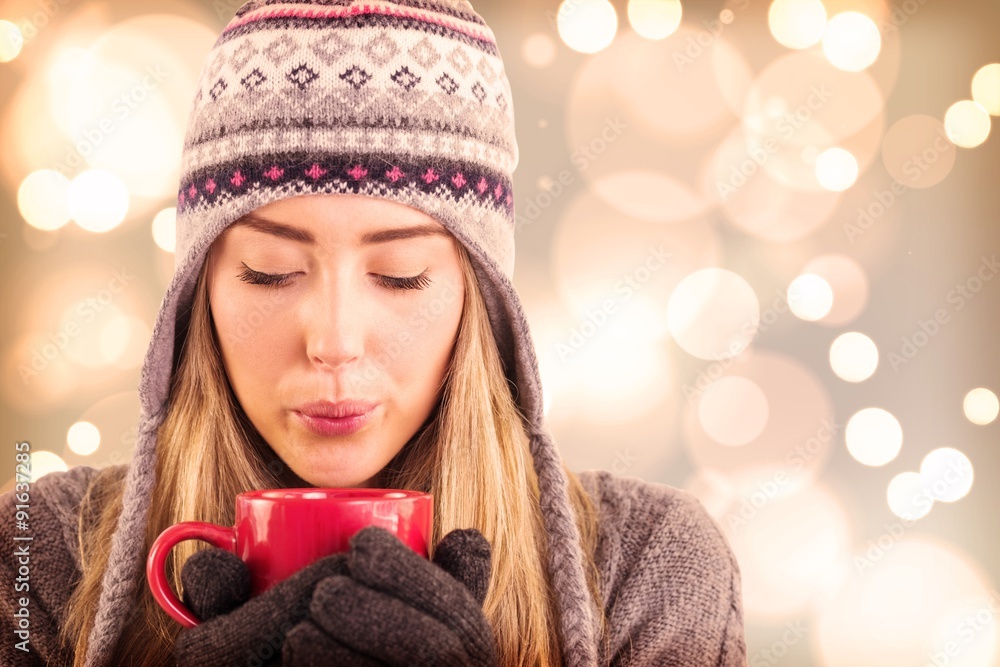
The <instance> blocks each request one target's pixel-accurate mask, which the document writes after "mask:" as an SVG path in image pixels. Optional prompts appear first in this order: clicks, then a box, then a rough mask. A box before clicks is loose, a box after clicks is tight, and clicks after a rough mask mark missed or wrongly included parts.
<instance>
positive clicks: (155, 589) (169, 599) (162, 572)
mask: <svg viewBox="0 0 1000 667" xmlns="http://www.w3.org/2000/svg"><path fill="white" fill-rule="evenodd" d="M184 540H203V541H205V542H208V543H209V544H211V545H212V546H216V547H219V548H220V549H225V550H226V551H228V552H229V553H232V554H236V533H235V531H234V530H233V529H232V528H224V527H223V526H217V525H215V524H214V523H207V522H205V521H183V522H181V523H178V524H176V525H173V526H170V527H169V528H167V529H166V530H165V531H163V532H162V533H160V536H159V537H157V538H156V541H154V542H153V547H152V548H151V549H150V550H149V557H148V558H147V559H146V579H147V580H148V581H149V590H150V591H151V592H152V593H153V598H155V599H156V601H157V602H158V603H159V604H160V606H161V607H163V610H164V611H166V612H167V614H169V615H170V617H171V618H173V619H174V620H175V621H177V622H178V623H180V624H181V625H183V626H184V627H186V628H193V627H194V626H196V625H198V623H199V621H198V618H197V617H196V616H195V615H194V614H192V613H191V610H190V609H188V608H187V607H185V606H184V603H183V602H181V601H180V600H179V599H178V598H177V594H176V593H174V591H173V589H172V588H171V587H170V584H169V583H168V582H167V575H166V564H167V554H169V553H170V550H171V549H173V548H174V546H175V545H176V544H177V543H179V542H183V541H184ZM237 555H239V554H237Z"/></svg>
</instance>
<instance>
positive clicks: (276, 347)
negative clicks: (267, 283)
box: [212, 290, 289, 370]
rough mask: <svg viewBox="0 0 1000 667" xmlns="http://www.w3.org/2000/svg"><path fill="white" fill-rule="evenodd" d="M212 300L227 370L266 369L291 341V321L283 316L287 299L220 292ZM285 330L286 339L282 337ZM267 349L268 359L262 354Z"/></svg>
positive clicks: (284, 336)
mask: <svg viewBox="0 0 1000 667" xmlns="http://www.w3.org/2000/svg"><path fill="white" fill-rule="evenodd" d="M215 296H216V295H215V294H213V300H212V320H213V322H214V323H215V332H216V335H217V337H218V340H219V347H220V349H221V351H222V355H223V358H224V360H225V362H226V366H227V367H229V368H231V369H232V368H234V367H246V366H250V365H252V366H255V367H257V368H258V369H261V370H262V369H264V368H265V367H266V366H267V361H268V360H269V359H274V358H275V356H277V355H278V354H279V352H280V349H281V345H282V339H283V338H284V339H288V338H289V335H288V334H289V331H288V328H287V324H281V325H279V323H286V322H287V320H286V318H284V317H281V316H280V315H279V311H280V308H281V304H280V303H279V301H280V300H281V299H282V298H283V297H282V296H281V295H280V293H279V292H277V291H276V292H275V293H274V295H267V294H261V295H255V294H247V293H246V291H245V290H220V293H219V294H218V298H214V297H215ZM282 330H283V331H284V335H283V336H282V335H281V332H282ZM262 349H267V350H268V351H269V353H268V354H267V355H261V354H260V351H261V350H262Z"/></svg>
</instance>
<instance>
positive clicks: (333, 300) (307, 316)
mask: <svg viewBox="0 0 1000 667" xmlns="http://www.w3.org/2000/svg"><path fill="white" fill-rule="evenodd" d="M361 301H362V298H361V295H360V294H359V287H358V286H357V285H355V284H353V283H352V282H351V280H349V279H348V277H347V276H344V275H341V276H336V275H332V274H331V275H328V276H325V277H324V278H323V280H321V281H320V282H319V283H318V284H317V285H316V286H315V289H314V290H312V291H311V293H310V295H309V297H308V298H307V299H306V300H305V305H304V308H303V313H302V318H303V322H304V324H305V326H304V330H305V332H306V354H307V355H308V357H309V361H310V363H312V364H313V365H315V366H318V367H325V368H330V369H335V368H340V367H341V366H343V365H344V364H347V363H350V362H352V361H356V360H357V359H360V358H361V356H362V355H363V354H364V344H365V331H366V322H365V315H364V308H363V304H362V303H361Z"/></svg>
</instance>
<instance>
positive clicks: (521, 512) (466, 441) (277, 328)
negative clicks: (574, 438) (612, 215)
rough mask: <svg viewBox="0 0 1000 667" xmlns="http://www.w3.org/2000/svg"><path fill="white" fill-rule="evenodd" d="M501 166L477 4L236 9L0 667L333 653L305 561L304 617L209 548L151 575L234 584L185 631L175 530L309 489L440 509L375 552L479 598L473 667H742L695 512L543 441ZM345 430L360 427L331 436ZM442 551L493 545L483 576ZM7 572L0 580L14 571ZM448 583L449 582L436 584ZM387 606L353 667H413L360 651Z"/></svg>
mask: <svg viewBox="0 0 1000 667" xmlns="http://www.w3.org/2000/svg"><path fill="white" fill-rule="evenodd" d="M517 159H518V148H517V143H516V139H515V135H514V119H513V105H512V100H511V96H510V87H509V84H508V82H507V79H506V76H505V74H504V69H503V63H502V61H501V59H500V54H499V51H498V49H497V45H496V42H495V38H494V36H493V33H492V31H491V30H490V29H489V27H488V26H487V25H486V24H485V23H484V22H483V20H482V19H481V18H480V17H479V16H478V14H476V13H475V11H474V10H473V9H472V7H471V6H470V5H469V4H468V3H467V2H457V1H447V0H395V1H392V2H390V1H388V0H386V1H383V2H376V3H360V2H351V1H349V0H337V1H331V0H311V1H309V0H305V1H303V0H287V1H285V2H281V1H280V0H253V1H252V2H250V3H248V4H246V5H244V6H243V7H242V8H240V10H239V11H238V12H237V14H236V16H235V17H234V19H233V20H232V21H231V22H230V24H229V26H227V28H226V29H225V31H224V32H223V34H222V35H221V36H220V38H219V40H218V42H217V43H216V45H215V47H214V49H213V51H212V52H211V53H210V54H209V56H208V58H207V59H206V61H205V64H204V66H203V71H202V75H201V79H200V82H199V87H198V93H197V96H196V98H195V105H194V108H193V111H192V116H191V119H190V122H189V126H188V131H187V134H186V138H185V145H184V154H183V161H182V180H181V189H180V192H179V196H178V221H177V224H178V227H177V233H178V240H177V250H176V262H177V264H176V270H175V274H174V278H173V281H172V283H171V285H170V286H169V288H168V290H167V293H166V295H165V296H164V299H163V302H162V304H161V308H160V312H159V315H158V318H157V321H156V325H155V327H154V331H153V335H152V340H151V342H150V346H149V350H148V352H147V355H146V359H145V363H144V365H143V369H142V375H141V384H140V396H141V399H142V417H141V421H140V424H139V435H138V441H137V443H136V447H135V452H134V455H133V459H132V461H131V462H130V463H129V464H128V465H127V466H113V467H109V468H105V469H103V470H94V469H92V468H89V467H77V468H74V469H72V470H70V471H68V472H66V473H53V474H50V475H47V476H45V477H44V478H42V479H41V480H39V481H38V482H37V483H36V484H35V485H33V486H32V488H31V494H32V526H33V530H34V532H35V535H36V536H37V537H36V542H35V543H34V547H33V548H35V547H38V548H37V549H36V552H33V553H36V554H37V556H35V558H36V559H37V560H34V561H32V573H33V574H32V580H31V591H30V594H31V596H32V598H31V600H32V601H33V603H34V604H30V605H29V608H30V609H31V612H32V614H34V616H32V620H31V647H30V648H31V650H32V651H33V653H29V654H25V653H23V652H21V651H19V650H18V649H16V648H14V647H13V642H10V641H8V639H5V640H4V645H3V651H4V652H3V653H2V654H0V658H3V663H4V664H7V663H8V662H13V663H14V664H19V663H24V664H74V665H80V666H87V667H91V666H93V667H96V666H98V665H122V664H135V665H160V664H164V665H168V664H192V662H191V661H192V660H193V658H192V656H195V657H196V656H199V655H202V656H204V655H207V654H202V653H198V651H208V652H213V651H214V653H212V654H211V657H209V658H204V660H205V662H204V664H210V663H211V664H256V663H257V662H259V663H261V664H263V663H264V661H266V660H271V661H272V662H273V661H276V660H278V659H279V658H281V657H283V659H284V661H285V662H284V664H297V665H305V664H324V659H325V658H326V657H327V656H329V655H330V654H328V653H324V651H325V650H329V646H330V645H331V644H329V643H327V644H324V643H323V642H326V641H328V640H329V638H326V637H323V636H321V634H322V633H321V634H315V633H312V634H311V631H309V632H307V630H310V628H313V629H315V627H318V626H322V625H323V623H324V619H323V618H322V616H323V614H322V612H321V611H316V610H317V609H321V608H322V604H321V603H318V602H317V600H318V599H319V597H320V591H321V590H323V591H327V592H328V591H329V590H330V587H329V585H328V584H329V581H326V577H325V574H319V575H316V572H317V571H318V570H312V571H310V572H311V574H309V577H312V578H309V577H305V575H303V577H304V578H309V583H308V585H301V586H300V587H299V588H297V589H296V591H295V595H296V596H299V597H296V598H295V599H298V600H301V603H302V605H304V607H303V608H300V609H296V610H294V611H292V610H289V609H287V607H289V606H293V605H290V604H289V603H288V600H291V599H292V598H291V597H289V598H282V599H283V600H285V603H281V602H280V601H279V598H277V597H276V598H269V599H268V600H267V602H266V603H261V604H257V603H253V604H252V603H251V602H243V601H242V600H241V599H238V598H239V593H238V592H237V593H235V594H234V593H233V591H232V590H230V589H229V588H227V587H228V586H229V583H225V584H222V583H220V582H224V581H226V582H227V581H228V580H227V579H226V576H225V572H224V569H225V568H226V567H229V566H230V565H232V563H231V562H228V564H227V563H226V562H221V561H220V562H216V561H212V560H211V558H212V554H214V553H215V552H214V551H213V550H211V549H203V550H202V552H199V558H202V556H203V555H204V554H206V553H207V554H208V558H209V560H208V561H205V560H202V561H201V563H202V564H201V567H200V569H199V566H198V565H197V563H198V562H199V560H198V559H195V558H191V556H192V555H193V552H194V551H195V550H196V549H198V548H199V547H201V546H203V545H200V544H199V543H195V542H186V543H183V544H182V545H180V546H178V547H177V548H175V549H174V551H173V555H172V563H171V565H170V572H171V577H172V581H173V583H174V586H175V587H176V588H178V589H181V588H182V587H183V589H184V596H185V598H186V599H188V600H189V601H191V602H192V604H195V603H197V604H198V605H206V604H208V605H210V604H211V599H212V598H213V596H216V595H221V596H223V597H225V596H227V595H236V598H233V599H228V600H227V603H226V604H222V605H220V606H219V607H218V608H217V609H216V610H215V611H214V612H212V613H211V614H209V615H210V616H212V618H211V620H207V616H205V617H203V618H206V620H207V622H206V623H203V624H202V625H201V626H198V628H194V629H190V630H188V629H184V630H182V628H181V627H180V626H179V625H178V624H177V623H175V622H173V621H172V620H171V619H170V618H169V617H168V616H167V615H166V614H165V612H163V611H162V610H161V609H160V608H159V607H158V606H157V605H156V603H155V602H154V601H153V599H152V597H151V595H150V594H149V590H148V586H147V585H146V582H145V579H144V575H143V563H144V559H145V556H146V554H147V553H148V550H149V547H150V545H151V543H152V541H153V539H155V537H156V536H157V535H158V534H159V533H160V532H161V531H162V530H163V529H165V528H166V527H168V526H170V525H172V524H174V523H177V522H179V521H188V520H201V521H211V522H213V523H217V524H222V525H226V524H229V525H231V524H232V522H233V505H234V503H233V501H234V498H235V495H236V494H237V493H239V492H241V491H245V490H249V489H259V488H275V487H290V486H309V485H314V486H378V487H388V488H412V489H420V490H425V491H429V492H431V493H433V494H434V503H435V508H434V510H435V514H434V531H435V534H434V536H433V539H432V544H436V549H435V553H434V558H433V560H432V561H429V562H427V563H425V564H419V565H413V564H412V563H410V561H406V560H405V558H403V557H402V556H401V557H400V559H398V560H397V559H395V557H394V556H392V554H393V553H397V552H393V551H392V548H393V545H392V544H382V545H381V546H382V547H385V551H384V552H379V553H383V554H388V555H386V556H385V557H386V558H388V559H389V560H388V562H387V563H386V567H388V568H390V569H391V568H397V569H399V570H400V571H401V572H402V573H403V574H404V575H406V576H411V575H412V577H413V578H414V579H413V580H414V581H417V580H419V581H420V582H424V583H426V582H427V581H435V582H438V583H439V584H440V586H441V591H442V593H441V594H442V596H443V597H442V599H446V600H455V601H456V604H466V605H467V604H468V603H469V600H470V599H471V598H470V597H469V596H470V595H472V596H473V597H474V599H475V602H476V607H475V611H474V613H471V616H470V617H469V618H468V619H467V626H466V630H468V629H469V628H471V629H472V630H471V631H470V632H471V634H469V633H467V635H468V636H476V637H480V638H481V637H482V632H481V630H482V629H483V628H486V630H487V632H489V633H490V634H491V635H492V637H490V640H491V641H492V643H493V645H492V647H491V649H492V651H493V655H491V656H484V657H482V658H481V659H480V658H477V663H476V664H499V665H505V666H506V665H512V666H513V665H595V664H601V665H608V664H616V665H617V664H627V665H650V666H652V665H657V666H664V665H686V666H693V665H706V666H707V665H713V666H715V665H724V666H730V665H743V664H745V661H746V656H745V653H746V649H745V645H744V639H743V619H742V607H741V599H740V579H739V569H738V567H737V565H736V563H735V561H734V559H733V556H732V552H731V550H730V548H729V546H728V544H727V543H726V540H725V539H724V538H723V536H722V534H721V532H720V531H719V529H718V527H717V526H716V524H715V523H714V522H713V520H712V519H711V518H710V517H709V516H708V515H707V513H706V512H705V510H704V509H703V507H702V506H701V505H700V504H699V503H698V501H697V500H695V499H694V498H693V497H692V496H691V495H689V494H687V493H685V492H682V491H679V490H677V489H673V488H671V487H667V486H664V485H659V484H651V483H645V482H642V481H641V480H638V479H632V478H622V477H617V476H614V475H611V474H610V473H607V472H603V471H590V472H586V473H580V474H574V473H572V472H571V471H569V470H568V469H566V467H565V466H564V465H563V463H562V461H561V459H560V457H559V454H558V452H557V450H556V448H555V445H554V443H553V442H552V440H551V438H550V436H549V434H548V433H547V430H546V428H545V425H544V419H543V412H542V400H541V383H540V380H539V375H538V368H537V363H536V358H535V354H534V349H533V347H532V343H531V337H530V332H529V329H528V326H527V323H526V321H525V319H524V315H523V311H522V309H521V304H520V301H519V299H518V296H517V294H516V293H515V291H514V289H513V286H512V284H511V277H512V274H513V261H514V225H513V221H514V215H513V210H514V209H513V195H512V191H511V183H512V174H513V171H514V169H515V167H516V165H517ZM418 229H420V230H422V231H420V232H418V231H416V230H418ZM331 404H334V405H331ZM338 410H339V411H340V412H337V411H338ZM324 411H327V412H324ZM347 413H364V415H365V416H363V417H356V418H355V419H353V420H352V421H350V422H348V423H346V425H345V423H344V422H336V423H334V422H331V421H330V420H324V419H322V416H323V415H324V414H325V415H327V416H329V415H333V414H337V415H344V414H347ZM331 424H333V426H331ZM12 496H13V494H7V495H5V496H4V497H3V502H4V505H3V510H4V511H7V510H10V514H13V505H14V503H15V500H14V498H13V497H12ZM3 530H6V531H7V532H8V534H7V535H5V536H4V537H5V538H6V539H11V535H10V534H9V533H10V532H11V530H10V528H8V527H7V526H5V527H4V528H3ZM458 538H462V539H458ZM10 543H11V542H8V544H10ZM444 545H447V547H445V546H444ZM42 547H44V549H42ZM352 549H353V547H352ZM438 551H440V552H441V553H444V552H445V551H447V552H448V553H449V554H450V556H451V557H453V558H455V559H457V560H458V561H463V559H465V561H464V562H475V561H476V559H477V558H479V557H480V556H483V555H485V557H486V559H487V563H486V570H485V572H486V573H487V574H486V578H485V581H484V582H480V583H482V584H484V585H483V587H482V588H481V589H480V588H478V587H477V585H476V584H475V582H474V581H472V580H469V579H464V578H463V575H462V574H461V572H460V570H459V569H458V568H454V567H447V566H446V563H447V562H448V560H447V559H445V558H440V557H439V553H438ZM206 562H208V563H209V566H207V567H206V566H205V565H204V563H206ZM213 563H215V564H217V565H218V567H219V568H222V569H213V568H214V567H215V565H213ZM407 563H410V564H409V565H407ZM186 565H190V567H185V566H186ZM0 566H2V568H0V575H2V577H0V578H2V579H3V584H4V585H5V586H7V585H10V586H13V583H14V579H15V577H16V574H17V564H16V562H15V561H9V560H6V559H5V560H4V561H3V562H2V563H0ZM439 566H440V569H443V570H445V571H446V572H449V573H450V574H453V575H455V576H454V577H445V578H444V579H441V578H436V577H438V574H437V573H438V572H439V569H438V568H439ZM407 568H411V569H412V570H413V571H407ZM307 569H308V568H307ZM473 569H474V568H473ZM417 570H419V571H417ZM182 574H183V576H182ZM300 574H302V573H300ZM340 574H342V572H341V573H340ZM313 575H315V576H313ZM297 576H298V575H297ZM297 581H298V580H297ZM324 581H326V584H324ZM296 585H298V584H296ZM217 588H221V589H225V590H215V589H217ZM276 588H277V587H276ZM209 589H212V590H209ZM8 590H11V589H10V588H8ZM341 595H348V594H347V593H341ZM324 599H326V600H327V602H331V604H330V605H329V606H330V607H336V606H337V605H336V602H337V598H336V596H333V597H331V596H330V595H327V597H326V598H324ZM390 602H391V601H390ZM395 602H398V600H397V601H395ZM4 604H5V605H7V608H6V609H4V610H3V611H4V613H3V620H2V622H3V623H5V624H12V623H13V624H14V625H13V627H10V626H9V625H8V627H7V628H5V632H4V637H5V638H9V637H11V636H13V631H14V630H15V629H17V624H16V623H15V622H14V621H13V618H14V617H13V613H14V602H13V601H12V600H8V599H6V598H5V599H4ZM254 604H256V606H254ZM386 604H388V602H387V603H386ZM446 606H447V605H446ZM306 608H308V611H306ZM261 609H265V611H263V612H261V611H260V610H261ZM8 612H9V613H8ZM446 612H447V610H445V612H443V613H444V614H445V615H447V614H446ZM279 616H280V618H278V617H279ZM265 617H266V619H265ZM376 617H377V618H379V619H382V620H381V621H379V622H380V623H382V624H383V625H385V626H386V627H384V628H375V629H374V630H373V632H371V633H367V632H361V633H356V634H355V635H354V636H352V637H351V641H353V642H354V645H353V646H352V647H349V650H348V649H344V650H348V652H349V653H350V654H351V656H352V657H351V658H350V659H347V658H344V660H346V661H347V662H345V663H344V664H412V663H411V662H408V661H407V660H406V659H405V658H398V659H397V661H396V662H394V661H393V659H391V658H389V657H387V654H386V652H385V649H386V647H385V646H380V645H376V643H377V642H376V640H374V639H372V637H374V636H384V634H383V635H379V633H380V632H382V631H384V632H385V633H388V634H389V635H392V633H393V632H395V633H396V635H395V636H399V637H405V636H406V632H405V630H406V629H407V628H405V627H402V626H400V627H396V626H394V625H393V624H394V623H397V621H396V620H394V619H395V617H393V616H391V615H385V616H384V617H383V616H381V615H378V614H376ZM262 619H264V620H262ZM267 619H269V620H267ZM437 620H438V621H440V620H441V619H440V618H438V619H437ZM258 622H259V623H261V624H262V625H259V626H258V625H256V624H257V623H258ZM309 622H314V625H312V626H309V627H305V625H302V624H303V623H305V624H307V625H308V623H309ZM267 623H270V625H267ZM398 623H402V621H400V622H398ZM463 623H465V621H463ZM203 626H204V627H203ZM265 627H266V628H267V630H266V629H265ZM274 627H280V628H281V631H280V632H279V633H277V634H276V635H271V634H270V633H269V629H273V628H274ZM435 627H439V626H435ZM199 628H201V630H199ZM204 628H210V629H211V628H215V629H218V631H217V632H216V634H214V635H207V634H205V631H204ZM199 632H201V633H202V634H198V633H199ZM213 632H215V630H213ZM477 632H478V634H476V633H477ZM232 633H237V635H238V636H240V637H242V636H243V634H239V633H244V634H245V635H246V636H248V637H257V638H262V637H264V635H269V636H268V637H267V642H266V643H267V644H268V646H264V645H263V644H261V645H259V646H256V645H255V646H253V647H246V646H244V645H242V644H240V642H235V641H234V640H233V639H232V638H233V637H234V636H237V635H233V634H232ZM439 640H440V638H439V637H437V636H434V637H428V638H425V640H424V643H425V644H429V645H431V646H437V645H438V644H439V643H441V642H440V641H439ZM310 641H315V643H314V644H310ZM366 642H368V643H367V644H366ZM232 644H237V646H234V647H231V648H232V650H230V648H226V650H230V653H229V654H226V655H223V654H222V653H221V652H220V651H222V648H220V647H223V648H225V647H230V645H232ZM333 644H336V642H333ZM195 645H197V647H198V648H197V651H195V650H194V649H192V647H193V646H195ZM243 648H249V650H248V651H242V652H241V651H239V650H237V649H243ZM341 648H343V647H341ZM390 648H391V647H390ZM338 650H339V649H338ZM435 650H436V649H435ZM441 650H444V649H441ZM462 650H470V651H471V649H468V647H467V646H466V647H464V648H463V649H462ZM222 652H224V651H222ZM389 652H390V653H391V651H389ZM282 654H283V655H282ZM338 655H340V654H338ZM345 655H346V654H345ZM412 655H413V654H411V655H410V657H411V658H412ZM441 655H443V654H441ZM469 655H471V652H470V653H469ZM366 656H367V657H366ZM439 657H440V656H439ZM32 660H34V662H31V661H32ZM328 660H329V662H328V663H326V664H338V661H337V660H333V659H332V658H329V659H328ZM255 661H256V662H255ZM427 664H433V661H432V662H431V663H427Z"/></svg>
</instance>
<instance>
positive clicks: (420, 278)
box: [237, 262, 433, 290]
mask: <svg viewBox="0 0 1000 667" xmlns="http://www.w3.org/2000/svg"><path fill="white" fill-rule="evenodd" d="M241 263H242V262H241ZM292 275H293V274H292V273H263V272H261V271H254V270H253V269H251V268H250V267H249V266H247V265H246V264H245V263H243V271H242V272H240V274H239V275H238V276H237V277H238V278H239V279H240V280H242V281H243V282H245V283H249V284H251V285H263V286H264V287H274V288H277V287H282V286H283V285H285V283H287V282H288V279H289V277H290V276H292ZM375 280H376V281H377V282H378V283H379V284H380V285H382V286H383V287H386V288H388V289H393V290H411V289H426V288H427V287H429V286H430V285H431V283H432V282H433V281H432V280H431V279H430V278H428V277H427V270H426V269H424V271H423V272H421V273H420V274H419V275H416V276H403V277H396V276H383V275H376V276H375Z"/></svg>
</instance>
